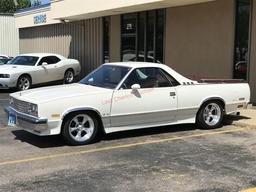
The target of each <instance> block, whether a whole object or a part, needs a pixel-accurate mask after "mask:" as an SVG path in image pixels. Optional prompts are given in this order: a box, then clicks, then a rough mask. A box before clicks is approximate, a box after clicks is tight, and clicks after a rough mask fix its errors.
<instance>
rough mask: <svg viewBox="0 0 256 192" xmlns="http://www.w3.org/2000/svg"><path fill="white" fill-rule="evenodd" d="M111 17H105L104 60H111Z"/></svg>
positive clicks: (106, 61)
mask: <svg viewBox="0 0 256 192" xmlns="http://www.w3.org/2000/svg"><path fill="white" fill-rule="evenodd" d="M109 34H110V17H104V18H103V62H104V63H109V62H110V55H109V46H110V43H109V41H110V37H109Z"/></svg>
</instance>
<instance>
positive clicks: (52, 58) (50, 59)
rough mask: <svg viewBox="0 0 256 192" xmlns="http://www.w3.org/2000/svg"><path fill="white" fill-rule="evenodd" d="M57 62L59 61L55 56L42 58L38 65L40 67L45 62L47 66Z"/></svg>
mask: <svg viewBox="0 0 256 192" xmlns="http://www.w3.org/2000/svg"><path fill="white" fill-rule="evenodd" d="M59 61H60V59H59V58H58V57H56V56H48V57H43V58H42V59H41V61H40V62H39V64H38V65H42V63H43V62H46V63H47V64H48V65H51V64H56V63H58V62H59Z"/></svg>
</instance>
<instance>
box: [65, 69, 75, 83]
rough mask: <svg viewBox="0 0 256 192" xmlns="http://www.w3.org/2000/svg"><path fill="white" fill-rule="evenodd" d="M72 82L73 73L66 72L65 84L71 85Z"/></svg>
mask: <svg viewBox="0 0 256 192" xmlns="http://www.w3.org/2000/svg"><path fill="white" fill-rule="evenodd" d="M73 81H74V73H73V71H71V70H68V71H67V72H66V73H65V83H72V82H73Z"/></svg>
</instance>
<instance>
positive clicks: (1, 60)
mask: <svg viewBox="0 0 256 192" xmlns="http://www.w3.org/2000/svg"><path fill="white" fill-rule="evenodd" d="M7 62H8V59H1V58H0V65H3V64H6V63H7Z"/></svg>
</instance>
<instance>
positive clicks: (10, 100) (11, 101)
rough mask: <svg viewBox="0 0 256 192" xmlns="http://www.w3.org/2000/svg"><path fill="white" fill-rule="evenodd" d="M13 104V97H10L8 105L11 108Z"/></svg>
mask: <svg viewBox="0 0 256 192" xmlns="http://www.w3.org/2000/svg"><path fill="white" fill-rule="evenodd" d="M13 102H14V99H13V97H10V98H9V104H10V105H11V106H12V104H13Z"/></svg>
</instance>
